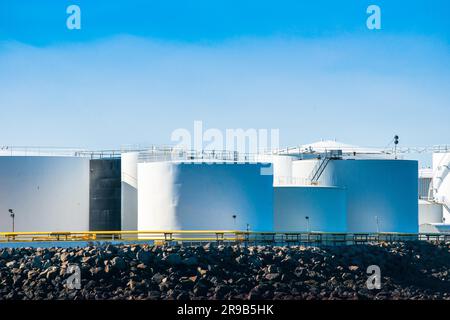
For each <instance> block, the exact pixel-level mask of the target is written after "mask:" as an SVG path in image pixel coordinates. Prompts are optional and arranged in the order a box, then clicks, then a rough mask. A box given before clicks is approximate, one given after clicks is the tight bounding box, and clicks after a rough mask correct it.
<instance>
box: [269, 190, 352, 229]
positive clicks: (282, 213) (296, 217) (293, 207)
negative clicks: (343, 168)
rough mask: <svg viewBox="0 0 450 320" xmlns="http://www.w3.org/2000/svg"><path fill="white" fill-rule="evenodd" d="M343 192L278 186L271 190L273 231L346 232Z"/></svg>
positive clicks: (344, 197) (344, 196)
mask: <svg viewBox="0 0 450 320" xmlns="http://www.w3.org/2000/svg"><path fill="white" fill-rule="evenodd" d="M346 206H347V201H346V194H345V190H344V189H342V188H338V187H323V186H279V187H275V190H274V229H275V231H277V232H283V231H293V232H296V231H321V232H336V233H339V232H346V231H347V210H346Z"/></svg>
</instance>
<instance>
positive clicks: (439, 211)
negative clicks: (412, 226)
mask: <svg viewBox="0 0 450 320" xmlns="http://www.w3.org/2000/svg"><path fill="white" fill-rule="evenodd" d="M442 218H443V208H442V204H440V203H435V202H431V201H427V200H419V225H421V224H424V223H442V222H443V220H442Z"/></svg>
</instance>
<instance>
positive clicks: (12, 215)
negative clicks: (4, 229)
mask: <svg viewBox="0 0 450 320" xmlns="http://www.w3.org/2000/svg"><path fill="white" fill-rule="evenodd" d="M8 212H9V216H10V217H11V218H12V232H14V218H15V216H16V215H15V213H14V210H13V209H8Z"/></svg>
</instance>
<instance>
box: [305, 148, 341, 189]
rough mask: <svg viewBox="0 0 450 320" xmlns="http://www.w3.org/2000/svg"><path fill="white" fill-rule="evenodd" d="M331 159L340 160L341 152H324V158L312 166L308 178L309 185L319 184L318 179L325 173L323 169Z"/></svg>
mask: <svg viewBox="0 0 450 320" xmlns="http://www.w3.org/2000/svg"><path fill="white" fill-rule="evenodd" d="M332 159H342V151H341V150H330V151H327V152H325V154H324V156H323V157H322V158H320V161H319V162H317V164H316V165H315V166H314V169H313V170H312V172H311V174H310V176H309V180H310V181H311V184H313V185H317V184H318V183H319V179H320V177H321V176H322V173H323V172H324V171H325V168H326V167H327V165H328V163H329V162H330V160H332Z"/></svg>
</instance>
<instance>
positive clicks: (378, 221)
mask: <svg viewBox="0 0 450 320" xmlns="http://www.w3.org/2000/svg"><path fill="white" fill-rule="evenodd" d="M375 221H376V223H377V233H380V219H378V216H375Z"/></svg>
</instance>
